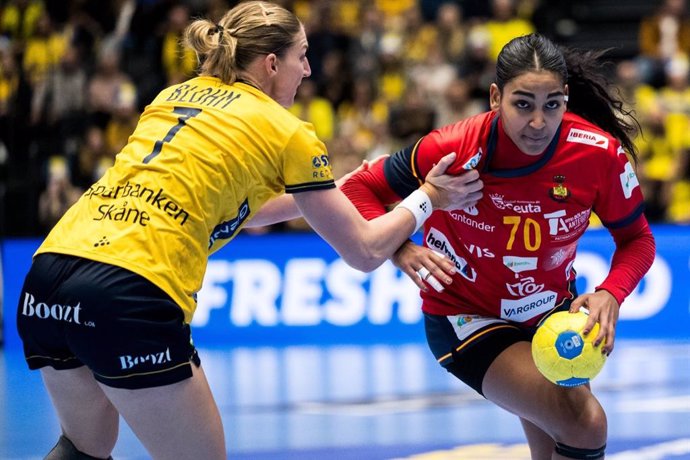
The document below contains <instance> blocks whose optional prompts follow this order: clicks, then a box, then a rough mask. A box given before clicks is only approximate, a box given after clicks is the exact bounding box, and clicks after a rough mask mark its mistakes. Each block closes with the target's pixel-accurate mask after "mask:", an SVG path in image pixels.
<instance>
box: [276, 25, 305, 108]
mask: <svg viewBox="0 0 690 460" xmlns="http://www.w3.org/2000/svg"><path fill="white" fill-rule="evenodd" d="M307 48H308V44H307V36H306V34H305V33H304V28H301V29H300V31H299V33H298V34H297V37H296V39H295V41H294V42H293V43H292V46H290V48H288V49H287V50H286V51H285V54H284V55H283V56H282V57H279V58H277V60H276V70H277V74H276V77H277V78H275V86H274V94H273V98H274V99H275V100H276V101H278V103H279V104H280V105H282V106H283V107H289V106H291V105H292V104H293V102H294V101H295V94H296V93H297V88H298V87H299V85H300V84H301V83H302V79H303V78H306V77H308V76H309V75H311V67H309V61H308V60H307Z"/></svg>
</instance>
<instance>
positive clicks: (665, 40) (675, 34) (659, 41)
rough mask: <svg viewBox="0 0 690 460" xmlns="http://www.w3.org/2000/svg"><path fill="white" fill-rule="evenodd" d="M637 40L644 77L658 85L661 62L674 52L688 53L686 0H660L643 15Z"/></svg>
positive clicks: (661, 80) (689, 28) (689, 32)
mask: <svg viewBox="0 0 690 460" xmlns="http://www.w3.org/2000/svg"><path fill="white" fill-rule="evenodd" d="M638 41H639V48H640V55H639V58H638V64H639V65H640V71H641V73H642V79H643V81H645V82H646V83H649V84H651V85H653V86H656V87H658V86H661V85H662V84H663V83H664V66H665V65H666V64H667V63H668V62H669V61H670V60H671V59H673V57H674V56H676V55H677V54H685V55H686V56H687V55H690V17H688V11H687V9H686V2H685V0H663V2H662V3H661V5H659V7H658V8H656V9H655V10H654V12H653V13H652V14H651V15H649V16H646V17H644V18H642V20H641V21H640V27H639V32H638Z"/></svg>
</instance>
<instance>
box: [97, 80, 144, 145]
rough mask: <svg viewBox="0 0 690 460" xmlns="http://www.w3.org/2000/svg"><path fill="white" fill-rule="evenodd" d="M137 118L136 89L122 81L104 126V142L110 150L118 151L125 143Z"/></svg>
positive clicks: (135, 124) (134, 126)
mask: <svg viewBox="0 0 690 460" xmlns="http://www.w3.org/2000/svg"><path fill="white" fill-rule="evenodd" d="M138 119H139V111H138V110H137V89H136V87H135V86H134V85H133V84H131V83H123V84H121V85H120V88H119V90H118V92H117V96H116V102H115V105H114V107H113V112H112V115H111V117H110V119H109V120H108V123H107V124H106V126H105V143H106V146H107V149H108V150H109V151H110V152H119V151H120V150H122V148H123V147H124V146H125V145H126V144H127V141H128V140H129V136H131V135H132V133H133V132H134V128H136V126H137V121H138Z"/></svg>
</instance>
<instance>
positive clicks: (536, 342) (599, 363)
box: [532, 311, 606, 387]
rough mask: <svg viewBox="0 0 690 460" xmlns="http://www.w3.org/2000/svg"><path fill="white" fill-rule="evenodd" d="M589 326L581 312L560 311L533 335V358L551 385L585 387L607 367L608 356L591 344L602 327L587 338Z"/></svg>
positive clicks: (596, 328) (597, 328)
mask: <svg viewBox="0 0 690 460" xmlns="http://www.w3.org/2000/svg"><path fill="white" fill-rule="evenodd" d="M586 322H587V314H586V313H584V312H582V311H579V312H577V313H569V312H567V311H561V312H557V313H554V314H553V315H551V316H549V317H548V318H547V319H546V321H544V322H543V323H542V324H541V325H540V326H539V328H538V329H537V332H536V334H534V338H533V339H532V358H534V363H535V364H536V365H537V369H539V371H540V372H541V373H542V374H543V375H544V377H546V378H547V379H548V380H550V381H551V382H553V383H555V384H558V385H561V386H566V387H574V386H578V385H583V384H585V383H587V382H589V381H590V380H592V379H593V378H594V377H596V375H597V374H598V373H599V371H601V369H602V368H603V367H604V363H605V362H606V355H605V354H603V353H602V352H601V345H600V346H599V347H597V348H595V347H594V345H593V343H592V342H593V341H594V339H595V338H596V336H597V334H598V333H599V323H596V324H595V325H594V328H592V330H591V331H590V333H589V334H587V336H584V335H583V334H582V330H583V329H584V327H585V323H586ZM602 345H603V343H602Z"/></svg>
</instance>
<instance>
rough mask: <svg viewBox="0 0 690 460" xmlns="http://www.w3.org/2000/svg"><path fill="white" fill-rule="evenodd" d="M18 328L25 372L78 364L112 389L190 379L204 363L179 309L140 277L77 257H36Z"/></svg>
mask: <svg viewBox="0 0 690 460" xmlns="http://www.w3.org/2000/svg"><path fill="white" fill-rule="evenodd" d="M17 329H18V331H19V336H20V337H21V339H22V342H23V345H24V356H25V358H26V361H27V363H28V365H29V368H30V369H39V368H41V367H45V366H51V367H53V368H55V369H58V370H61V369H74V368H77V367H80V366H83V365H86V366H88V368H89V369H90V370H91V371H92V372H93V374H94V376H95V378H96V380H98V381H99V382H101V383H103V384H105V385H108V386H111V387H115V388H128V389H136V388H149V387H156V386H161V385H169V384H171V383H176V382H179V381H181V380H184V379H186V378H189V377H191V376H192V368H191V363H194V365H196V366H197V367H198V366H199V365H200V364H201V362H200V360H199V356H198V355H197V352H196V350H195V348H194V345H193V344H192V340H191V332H190V328H189V325H188V324H186V323H185V322H184V314H183V312H182V309H181V308H180V307H179V306H178V305H177V304H176V303H175V302H174V301H173V300H172V299H171V298H170V297H169V296H168V295H167V294H166V293H165V292H164V291H162V290H161V289H160V288H158V287H157V286H155V285H154V284H153V283H151V282H150V281H148V280H146V279H145V278H143V277H141V276H139V275H137V274H135V273H132V272H130V271H128V270H125V269H122V268H120V267H116V266H113V265H108V264H103V263H100V262H94V261H92V260H88V259H83V258H80V257H72V256H65V255H59V254H40V255H38V256H36V257H35V258H34V261H33V264H32V265H31V269H30V270H29V273H28V274H27V276H26V279H25V281H24V287H23V288H22V292H21V295H20V297H19V306H18V308H17Z"/></svg>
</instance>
